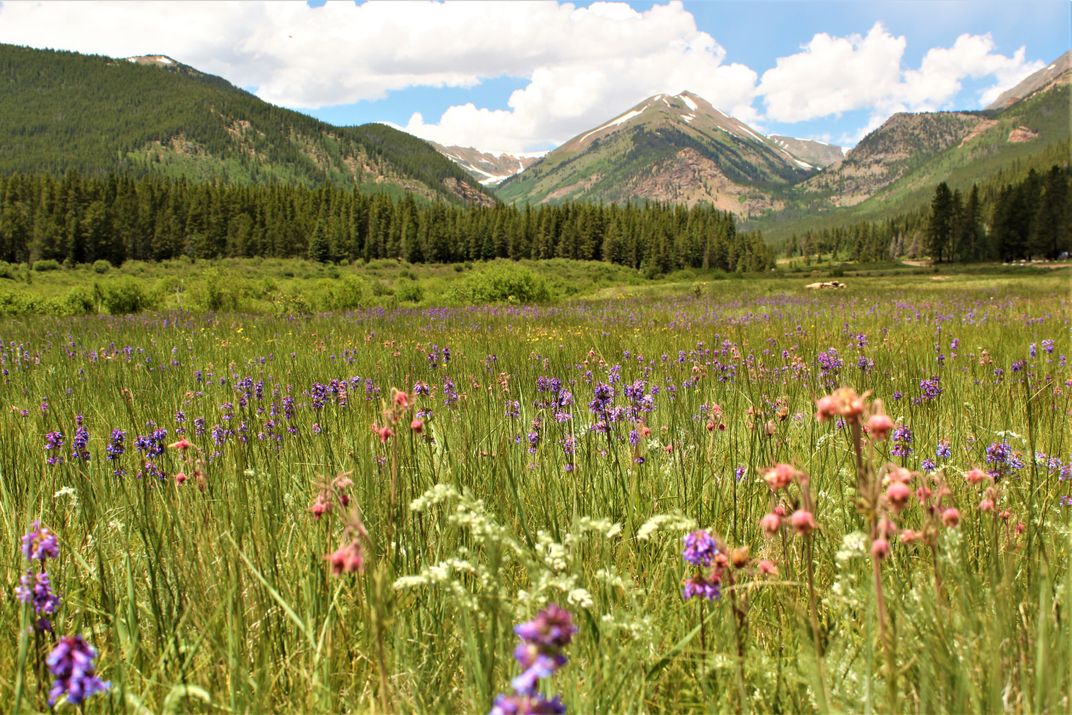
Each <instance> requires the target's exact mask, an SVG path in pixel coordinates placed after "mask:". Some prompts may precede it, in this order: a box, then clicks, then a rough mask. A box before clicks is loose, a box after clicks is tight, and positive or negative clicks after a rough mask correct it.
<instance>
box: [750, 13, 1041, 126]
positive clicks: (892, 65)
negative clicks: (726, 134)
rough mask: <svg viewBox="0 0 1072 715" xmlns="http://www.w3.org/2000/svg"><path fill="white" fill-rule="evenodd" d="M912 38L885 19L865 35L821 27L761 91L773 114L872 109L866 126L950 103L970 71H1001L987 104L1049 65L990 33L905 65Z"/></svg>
mask: <svg viewBox="0 0 1072 715" xmlns="http://www.w3.org/2000/svg"><path fill="white" fill-rule="evenodd" d="M905 45H906V40H905V38H904V37H903V36H900V37H896V36H894V35H891V34H890V33H889V32H888V31H887V30H886V29H885V28H884V27H883V26H882V24H881V23H876V24H875V25H874V26H873V27H872V28H871V30H870V31H869V32H868V33H867V34H866V35H850V36H848V37H832V36H830V35H826V34H818V35H816V36H815V37H813V38H812V40H811V42H809V43H808V44H807V45H805V46H804V47H803V48H802V50H801V52H798V53H796V54H793V55H789V56H788V57H781V58H779V59H778V61H777V64H776V66H775V67H774V68H773V69H770V70H768V71H767V72H765V73H764V74H763V78H762V80H761V81H760V84H759V89H758V94H759V95H760V96H761V97H762V100H763V104H764V106H765V108H766V116H767V117H769V118H770V119H773V120H775V121H782V122H798V121H803V120H807V119H815V118H818V117H825V116H830V115H837V114H841V113H844V112H848V111H853V110H860V109H867V110H871V112H872V114H871V118H870V120H869V122H868V125H867V126H866V127H865V128H864V130H863V133H866V132H867V131H870V130H871V129H873V128H874V127H875V126H877V125H878V124H881V122H882V121H883V120H884V119H885V118H886V117H888V116H889V115H890V114H892V113H894V112H899V111H932V110H937V109H947V108H950V106H951V102H952V101H953V100H954V99H955V98H957V97H958V96H959V95H960V92H961V89H962V88H963V82H964V80H965V79H969V78H970V79H982V78H986V77H992V78H993V79H994V83H993V84H992V85H991V86H989V87H988V88H987V89H986V90H985V91H984V92H982V93H981V94H980V96H979V97H978V100H979V104H980V106H985V105H986V104H988V103H989V102H991V101H993V99H994V98H995V97H997V95H998V94H1000V93H1001V92H1003V91H1004V90H1005V89H1008V88H1009V87H1011V86H1013V85H1015V84H1016V83H1017V82H1019V81H1020V80H1021V79H1023V78H1024V77H1026V76H1027V75H1029V74H1031V73H1032V72H1035V71H1036V70H1038V69H1041V68H1042V66H1043V65H1042V63H1040V62H1028V61H1027V60H1026V59H1025V57H1024V54H1025V51H1024V48H1022V47H1021V48H1020V49H1019V50H1017V51H1016V52H1015V53H1014V54H1013V55H1012V56H1011V57H1010V56H1005V55H1002V54H1000V53H998V52H996V51H995V46H994V40H993V38H992V37H991V36H990V35H969V34H964V35H961V36H960V37H958V38H957V39H956V41H955V42H954V43H953V46H952V47H937V48H933V49H931V50H929V51H928V52H927V53H926V55H924V57H923V60H922V62H921V63H920V66H919V67H918V68H903V67H902V63H903V56H904V50H905ZM966 108H971V107H966Z"/></svg>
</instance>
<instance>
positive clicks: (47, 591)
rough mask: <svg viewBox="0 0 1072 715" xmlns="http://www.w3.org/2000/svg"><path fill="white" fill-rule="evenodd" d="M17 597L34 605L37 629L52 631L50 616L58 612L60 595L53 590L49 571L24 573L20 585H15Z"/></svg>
mask: <svg viewBox="0 0 1072 715" xmlns="http://www.w3.org/2000/svg"><path fill="white" fill-rule="evenodd" d="M15 598H17V599H19V600H20V601H22V602H23V603H25V604H27V605H29V606H33V609H34V615H36V616H37V622H36V623H35V624H34V627H35V628H36V629H37V630H39V631H48V632H51V631H52V622H51V621H50V620H49V616H51V615H53V614H54V613H55V612H56V607H57V606H59V605H60V597H59V596H57V595H56V594H55V593H54V592H53V591H52V583H51V582H50V581H49V578H48V574H47V573H45V572H44V571H41V572H40V573H34V572H33V571H27V572H26V573H24V574H23V575H22V578H20V579H19V585H18V586H16V587H15Z"/></svg>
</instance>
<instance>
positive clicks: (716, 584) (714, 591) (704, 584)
mask: <svg viewBox="0 0 1072 715" xmlns="http://www.w3.org/2000/svg"><path fill="white" fill-rule="evenodd" d="M721 588H722V582H721V580H717V581H716V580H714V579H709V578H706V577H704V576H703V575H696V576H691V577H689V578H687V579H685V584H684V587H683V588H682V589H681V597H682V598H683V599H684V600H686V601H688V600H689V599H692V598H703V599H705V600H707V601H714V600H716V599H718V598H720V597H721V596H722V590H721Z"/></svg>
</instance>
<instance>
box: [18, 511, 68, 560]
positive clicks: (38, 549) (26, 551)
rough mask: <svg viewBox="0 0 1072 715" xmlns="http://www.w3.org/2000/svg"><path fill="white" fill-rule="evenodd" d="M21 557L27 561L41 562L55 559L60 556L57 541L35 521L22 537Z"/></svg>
mask: <svg viewBox="0 0 1072 715" xmlns="http://www.w3.org/2000/svg"><path fill="white" fill-rule="evenodd" d="M22 555H23V556H25V557H26V560H27V561H41V562H44V561H45V560H46V559H55V558H58V557H59V555H60V545H59V540H58V539H57V538H56V535H55V534H53V533H52V532H51V531H50V530H49V528H48V527H47V526H41V522H40V521H35V522H34V523H33V525H32V526H31V527H30V530H29V531H28V532H26V533H25V534H24V535H23V537H22Z"/></svg>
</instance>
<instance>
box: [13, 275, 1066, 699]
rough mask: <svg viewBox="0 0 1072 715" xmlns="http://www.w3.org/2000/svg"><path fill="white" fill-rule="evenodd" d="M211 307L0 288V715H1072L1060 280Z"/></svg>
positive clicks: (246, 297) (78, 287) (454, 292)
mask: <svg viewBox="0 0 1072 715" xmlns="http://www.w3.org/2000/svg"><path fill="white" fill-rule="evenodd" d="M500 269H501V270H500ZM208 270H210V271H213V273H211V274H209V275H207V276H206V275H205V273H204V272H203V271H201V269H198V270H196V271H195V270H193V269H192V268H190V267H189V266H184V265H183V264H181V263H178V262H175V263H171V264H168V265H164V266H150V265H148V264H142V265H128V266H125V267H124V268H123V269H115V268H110V267H104V270H102V271H100V272H96V271H94V269H93V268H91V267H87V268H83V269H77V270H75V269H57V270H51V271H49V270H44V271H32V270H28V269H27V268H25V267H12V268H11V270H10V271H9V273H10V274H11V275H9V276H7V277H6V278H4V279H2V281H0V291H3V295H4V296H7V298H6V299H4V300H2V301H0V303H2V304H3V305H5V306H16V307H15V308H11V309H10V310H8V311H7V312H8V313H9V316H8V317H5V318H3V319H2V320H0V341H2V343H0V397H2V399H0V402H2V405H3V408H4V410H3V413H2V416H0V543H2V544H3V549H2V551H0V554H2V555H0V581H2V582H3V583H4V584H6V586H5V588H6V589H7V594H8V595H7V597H5V598H3V599H0V634H3V647H0V702H2V703H4V704H5V705H4V706H3V709H4V710H5V711H6V712H16V713H29V712H42V711H46V710H47V709H48V708H49V704H48V700H49V696H48V693H49V689H50V687H51V686H52V676H51V675H50V674H49V672H48V665H47V664H46V661H45V658H46V656H47V654H48V653H49V652H50V650H51V649H52V648H53V646H54V644H55V643H56V641H57V639H59V638H61V637H63V636H68V635H74V634H80V635H81V636H83V637H84V639H85V641H86V642H87V643H89V644H91V645H92V646H93V648H95V649H96V651H97V653H98V657H97V660H96V675H97V676H99V678H100V679H101V680H103V681H107V682H109V683H110V687H109V688H108V689H107V690H106V691H104V692H102V693H99V694H97V695H95V696H93V697H91V698H89V699H87V700H86V702H85V703H83V704H81V705H77V706H76V705H74V704H71V703H70V702H68V701H69V699H70V698H69V696H61V697H59V698H57V699H56V702H55V708H56V709H57V710H59V711H74V710H76V709H78V708H82V709H83V710H84V712H87V713H96V712H136V713H180V712H181V713H186V712H191V713H195V712H199V713H200V712H203V713H216V712H234V713H269V712H309V713H337V712H422V713H424V712H428V713H436V712H461V713H480V712H488V711H489V710H491V708H492V704H493V702H495V701H496V697H497V696H498V695H499V694H506V695H507V696H509V695H510V694H511V693H512V692H513V688H514V687H515V685H516V683H515V684H513V685H512V683H511V680H512V679H513V678H515V676H518V675H519V674H520V673H521V672H522V666H523V665H525V662H522V661H524V657H523V656H524V654H523V653H522V654H520V655H517V654H515V647H516V646H517V645H518V635H517V634H516V633H515V631H514V630H513V629H514V626H515V625H517V624H521V623H524V622H527V621H530V620H531V619H533V618H534V617H537V614H538V613H540V612H541V611H542V610H543V609H545V608H547V607H548V606H549V605H550V604H558V605H559V606H561V607H562V608H563V609H565V610H566V611H568V613H569V614H570V618H571V619H572V623H573V624H574V625H575V626H576V632H575V633H573V634H572V638H570V637H568V636H567V637H565V638H564V639H563V638H560V639H559V641H560V642H559V644H558V645H559V646H562V647H561V654H564V656H565V657H566V658H568V662H564V663H563V662H562V661H561V660H560V659H559V660H555V661H554V662H555V665H554V666H553V667H551V668H550V669H549V670H550V671H551V672H548V673H544V674H542V675H541V678H540V684H539V686H538V688H539V692H540V693H542V694H543V696H546V697H547V698H550V697H552V696H554V695H561V702H562V703H563V704H564V705H565V706H566V707H567V708H568V709H569V711H570V712H573V713H595V712H600V713H612V712H623V713H636V712H727V713H745V712H764V713H765V712H785V713H795V712H853V713H856V712H876V713H895V712H896V713H900V712H909V713H941V712H951V713H960V712H1015V713H1067V712H1072V696H1070V695H1069V694H1070V693H1072V627H1070V625H1069V611H1070V607H1072V572H1070V569H1069V557H1070V554H1072V481H1069V474H1070V471H1069V470H1070V466H1069V465H1070V463H1072V434H1070V430H1069V419H1070V417H1072V400H1070V394H1072V370H1070V368H1069V365H1068V362H1067V356H1068V354H1069V352H1070V348H1072V346H1070V344H1069V331H1070V327H1072V310H1070V303H1069V300H1068V298H1069V280H1070V274H1069V270H1068V269H1063V270H1054V271H1033V270H1031V269H1009V270H1005V271H1004V272H1001V271H998V272H986V271H984V270H978V271H975V272H968V273H956V274H948V275H947V274H936V273H935V272H934V271H933V270H931V269H920V270H916V271H908V272H905V271H901V272H900V273H897V274H895V275H892V276H883V275H853V272H852V270H848V271H847V272H846V277H845V278H842V280H845V281H846V282H847V283H848V287H847V288H846V289H845V290H841V291H833V292H816V291H807V290H805V289H804V288H803V285H804V284H805V283H807V282H810V281H811V280H817V278H815V277H812V274H810V273H800V274H792V275H788V276H787V275H780V276H778V277H777V278H752V279H740V280H738V279H732V278H730V277H725V276H722V277H712V276H703V275H700V274H695V275H694V274H682V275H678V276H671V277H669V278H666V279H662V280H658V281H651V280H646V279H643V278H642V277H639V276H638V275H637V274H636V273H635V272H630V271H625V270H624V269H619V268H615V267H611V266H606V265H602V264H600V265H597V266H587V265H584V264H571V263H567V262H562V263H559V264H555V265H551V266H549V267H534V266H528V267H527V268H525V271H528V272H527V273H525V272H521V273H518V272H516V271H511V270H510V269H507V268H503V267H501V266H500V267H498V268H496V267H494V266H493V267H490V268H489V267H483V266H477V267H475V268H474V267H466V266H462V267H460V269H457V268H455V267H451V266H441V267H427V268H421V269H416V268H407V267H405V266H399V265H392V264H388V263H386V262H385V263H383V264H378V265H372V266H370V267H365V268H362V269H361V270H360V271H358V270H357V269H352V268H347V267H343V268H337V267H336V268H332V267H326V268H325V267H319V266H314V265H313V264H304V263H302V264H298V263H294V262H290V263H284V262H280V263H279V264H272V263H271V262H269V261H264V262H256V263H254V262H237V261H236V262H231V263H221V264H218V265H215V266H210V267H209V268H208ZM332 271H335V272H336V273H335V274H332V273H331V272H332ZM377 271H378V272H377ZM407 271H408V273H407ZM497 271H498V272H497ZM600 271H602V272H600ZM339 272H341V275H340V274H339ZM875 272H881V267H878V268H876V271H875ZM27 275H29V276H30V279H29V281H27V278H26V276H27ZM824 275H825V274H824ZM474 276H475V277H474ZM346 280H351V281H352V282H353V285H354V286H356V288H353V290H355V291H357V292H358V293H359V294H360V298H359V299H355V302H353V303H352V304H347V302H346V300H345V299H343V298H339V299H338V301H337V302H335V303H331V302H330V301H329V300H328V298H326V297H325V296H328V295H331V292H332V291H336V292H338V291H339V290H341V288H342V287H345V286H344V284H345V283H346ZM95 281H96V282H97V283H98V288H97V289H94V288H93V284H94V282H95ZM112 281H114V282H115V283H116V284H117V285H118V284H122V285H123V286H124V290H127V288H128V287H129V286H130V285H137V286H140V287H141V291H142V293H143V294H144V295H143V297H144V298H146V301H147V302H146V303H145V304H144V305H139V306H138V308H139V309H140V310H141V311H142V312H138V313H135V314H132V315H119V314H117V315H108V314H106V313H108V312H116V313H121V312H126V311H121V310H116V311H109V310H108V309H107V306H104V305H103V301H105V299H106V298H107V296H108V286H110V285H112V283H111V282H112ZM489 286H490V287H489ZM213 291H216V293H217V294H216V295H215V297H213ZM406 291H409V292H408V293H407V292H406ZM530 291H531V293H530ZM75 292H85V293H87V294H88V296H89V297H88V299H87V300H88V303H89V305H90V306H91V307H89V308H86V309H85V310H82V311H74V312H85V313H90V314H89V315H74V316H70V315H68V316H64V315H55V314H54V315H48V314H47V313H50V312H53V313H62V312H63V311H62V310H59V309H58V308H57V309H56V310H55V311H51V310H46V309H44V308H42V306H56V305H61V304H65V303H63V301H65V300H68V296H70V295H72V294H73V293H75ZM504 293H505V294H504ZM519 295H520V296H521V297H520V298H518V296H519ZM511 298H513V300H512V301H511ZM71 300H74V299H71ZM20 301H22V302H21V303H20ZM27 301H29V302H27ZM484 301H501V302H498V303H496V304H493V305H469V304H471V303H480V302H484ZM533 302H539V303H543V304H542V305H533V304H531V303H533ZM27 305H30V308H27ZM20 306H21V307H20ZM444 306H445V307H444ZM325 310H328V311H330V312H322V311H325ZM12 314H13V315H12ZM842 387H849V388H853V389H854V390H856V391H857V392H858V393H860V394H861V395H863V396H864V397H863V398H862V400H860V401H854V400H853V399H851V398H850V399H840V398H844V397H846V393H839V400H837V401H835V402H832V403H831V402H826V403H823V405H820V408H821V409H824V410H827V414H828V415H829V418H828V419H818V418H817V416H816V410H817V406H816V401H817V400H819V398H821V397H823V396H824V395H827V394H829V393H832V392H834V391H835V390H836V389H838V388H842ZM881 415H886V416H888V417H889V424H888V427H887V428H883V427H882V420H881V417H880V416H881ZM865 426H867V428H868V429H867V430H865V429H864V427H865ZM775 465H788V466H783V467H780V468H778V469H772V468H773V467H775ZM973 470H974V471H973ZM898 485H903V487H907V489H905V488H902V486H898ZM35 521H39V522H40V527H45V528H47V529H48V530H49V531H50V532H51V533H52V534H54V535H55V538H56V540H57V548H56V552H57V555H56V556H55V558H49V559H47V560H43V559H34V560H29V559H27V557H26V554H25V553H24V549H23V546H22V544H21V542H20V540H21V539H22V537H23V535H24V534H26V533H27V532H30V531H31V530H32V529H33V527H34V522H35ZM697 530H703V531H702V532H701V534H700V536H699V537H697V536H696V532H697ZM687 534H693V537H692V538H693V539H694V540H695V539H696V538H700V539H709V543H710V544H713V546H712V547H711V548H709V549H708V550H707V551H706V552H705V553H701V554H699V555H697V553H696V552H695V549H692V548H691V547H690V549H685V552H684V554H683V546H684V542H683V538H684V537H685V536H686V535H687ZM43 538H44V537H43V536H41V532H40V528H39V529H38V532H37V537H34V538H31V540H30V545H31V547H35V545H39V544H40V543H42V541H41V539H43ZM716 549H717V553H715V550H716ZM683 555H684V556H687V557H689V558H690V559H691V560H692V561H691V562H690V561H687V560H686V559H684V558H683ZM42 570H44V571H46V572H47V574H48V580H49V586H48V588H49V589H50V593H54V594H55V596H56V597H57V598H58V600H48V599H46V598H44V597H40V598H37V597H31V596H26V597H25V598H18V597H15V596H13V595H12V593H13V591H14V589H15V588H16V587H17V586H18V585H19V584H20V579H22V578H24V577H25V576H26V574H27V573H28V572H29V575H30V577H31V578H37V577H38V575H39V574H40V573H41V571H42ZM693 586H702V587H704V589H706V590H702V593H701V594H700V595H698V596H697V597H695V598H689V599H687V600H686V599H685V598H683V588H684V589H685V591H686V592H688V591H689V588H690V587H693ZM39 590H40V589H39ZM716 592H717V597H716V595H715V594H716ZM37 596H40V594H39V593H38V594H37ZM35 606H37V607H38V609H39V610H38V612H35ZM46 616H47V620H48V621H49V624H47V625H48V627H45V625H46V624H43V623H40V622H39V619H40V618H41V617H46ZM522 632H523V633H524V632H525V631H524V629H522ZM556 647H558V646H556ZM541 652H542V651H541ZM558 654H559V653H558V651H556V652H555V655H556V656H557V655H558ZM515 655H516V658H515ZM518 697H520V696H518ZM525 697H527V698H528V700H527V701H526V702H527V703H528V706H529V707H530V709H529V710H525V709H516V710H512V711H511V710H508V709H506V707H507V705H508V704H509V703H508V702H507V701H506V700H501V701H499V702H500V707H501V708H502V709H501V710H500V711H501V712H554V711H555V710H554V709H553V706H552V705H551V704H546V703H545V704H544V705H541V706H540V707H544V708H545V709H538V708H537V706H536V705H534V703H542V702H544V701H542V700H541V697H542V696H541V697H537V696H535V695H532V694H531V693H529V694H528V695H526V696H525Z"/></svg>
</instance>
